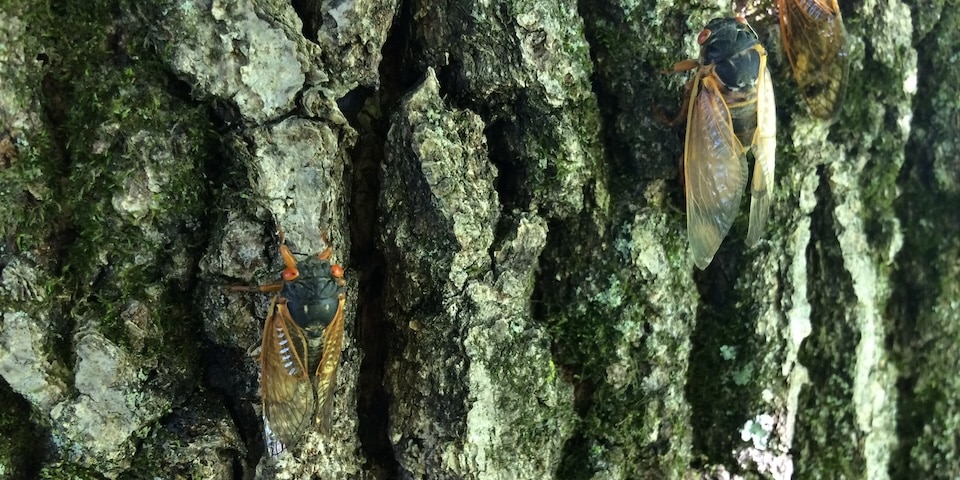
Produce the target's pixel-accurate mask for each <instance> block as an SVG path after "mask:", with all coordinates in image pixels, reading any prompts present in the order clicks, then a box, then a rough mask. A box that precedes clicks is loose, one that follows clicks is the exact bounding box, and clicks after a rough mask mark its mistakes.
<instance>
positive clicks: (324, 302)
mask: <svg viewBox="0 0 960 480" xmlns="http://www.w3.org/2000/svg"><path fill="white" fill-rule="evenodd" d="M297 270H298V272H299V275H298V276H297V278H296V279H295V280H293V281H288V282H285V283H284V284H283V289H282V290H281V291H280V294H281V295H282V296H283V297H284V298H285V299H286V300H287V308H289V310H290V315H291V316H292V317H293V320H294V321H296V322H297V324H298V325H300V326H301V327H302V328H307V327H308V326H312V325H314V324H319V325H320V326H327V325H329V324H330V322H331V321H333V319H334V317H335V316H336V314H337V310H338V308H339V305H340V298H339V297H340V294H341V293H343V269H342V268H341V267H340V266H339V265H333V264H331V263H330V261H329V260H327V259H322V258H320V257H319V256H315V257H309V258H307V259H306V260H304V261H302V262H300V263H298V264H297Z"/></svg>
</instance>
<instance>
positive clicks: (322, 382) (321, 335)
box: [232, 233, 346, 455]
mask: <svg viewBox="0 0 960 480" xmlns="http://www.w3.org/2000/svg"><path fill="white" fill-rule="evenodd" d="M332 254H333V250H332V248H330V247H327V249H326V250H324V251H323V252H321V253H319V254H316V255H312V256H309V257H307V258H306V259H305V260H303V261H301V262H299V263H298V262H297V260H296V258H295V257H294V254H293V252H292V251H291V250H290V248H289V247H287V245H286V243H285V242H284V239H283V235H282V233H281V237H280V256H281V257H282V258H283V263H284V266H285V268H284V269H283V271H282V272H281V274H280V278H281V280H280V281H279V282H276V283H272V284H268V285H261V286H257V287H232V290H234V291H255V292H270V293H275V295H274V296H273V299H272V300H271V301H270V309H269V310H268V311H267V319H266V321H265V322H264V325H263V338H262V343H261V345H260V398H261V400H262V402H263V419H264V431H265V433H266V440H267V449H268V450H269V451H270V453H271V454H274V455H276V454H279V453H280V452H281V451H283V450H284V449H286V448H292V447H293V446H295V445H296V444H297V442H298V441H299V440H300V438H301V437H302V436H303V435H304V433H305V432H306V431H307V430H308V428H310V426H311V425H317V428H318V429H319V431H320V432H321V433H329V430H330V420H331V409H332V407H333V391H334V390H335V388H336V380H337V367H338V366H339V363H340V349H341V346H342V344H343V315H344V313H343V312H344V305H345V302H346V296H345V294H344V280H343V268H342V267H341V266H339V265H336V264H332V263H331V262H330V257H331V255H332Z"/></svg>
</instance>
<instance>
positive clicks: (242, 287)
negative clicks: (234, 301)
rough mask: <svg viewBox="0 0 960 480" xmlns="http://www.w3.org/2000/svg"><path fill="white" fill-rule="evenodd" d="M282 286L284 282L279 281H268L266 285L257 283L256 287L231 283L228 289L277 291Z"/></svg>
mask: <svg viewBox="0 0 960 480" xmlns="http://www.w3.org/2000/svg"><path fill="white" fill-rule="evenodd" d="M282 288H283V282H277V283H268V284H266V285H257V286H255V287H248V286H246V285H231V286H228V287H227V290H229V291H231V292H260V293H275V292H279V291H280V290H281V289H282Z"/></svg>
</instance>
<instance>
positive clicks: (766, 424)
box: [740, 413, 774, 450]
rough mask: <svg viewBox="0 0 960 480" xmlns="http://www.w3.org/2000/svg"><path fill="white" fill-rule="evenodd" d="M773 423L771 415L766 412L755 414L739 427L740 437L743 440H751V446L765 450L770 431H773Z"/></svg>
mask: <svg viewBox="0 0 960 480" xmlns="http://www.w3.org/2000/svg"><path fill="white" fill-rule="evenodd" d="M773 424H774V421H773V416H772V415H768V414H766V413H763V414H760V415H757V416H756V417H754V418H753V419H752V420H747V422H746V423H744V424H743V428H741V429H740V438H741V439H742V440H743V441H745V442H751V443H752V444H753V448H757V449H760V450H766V448H767V443H768V442H769V440H770V433H771V432H773Z"/></svg>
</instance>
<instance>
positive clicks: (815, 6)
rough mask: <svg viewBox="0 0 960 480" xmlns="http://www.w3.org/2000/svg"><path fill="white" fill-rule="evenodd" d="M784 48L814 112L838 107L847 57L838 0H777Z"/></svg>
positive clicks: (824, 113)
mask: <svg viewBox="0 0 960 480" xmlns="http://www.w3.org/2000/svg"><path fill="white" fill-rule="evenodd" d="M777 5H778V7H779V10H780V35H781V38H782V39H783V50H784V51H785V52H786V54H787V59H788V60H789V61H790V67H791V68H792V69H793V76H794V78H796V79H797V85H798V86H799V88H800V95H801V96H803V99H804V100H805V101H806V102H807V106H809V107H810V113H811V114H813V116H815V117H818V118H821V119H824V120H829V119H831V118H833V117H834V116H835V115H836V114H837V112H839V111H840V106H841V105H842V104H843V95H844V91H845V90H846V85H847V74H848V71H849V70H850V60H849V57H848V55H847V35H846V31H845V30H844V28H843V19H842V18H841V16H840V6H839V5H837V0H777Z"/></svg>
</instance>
